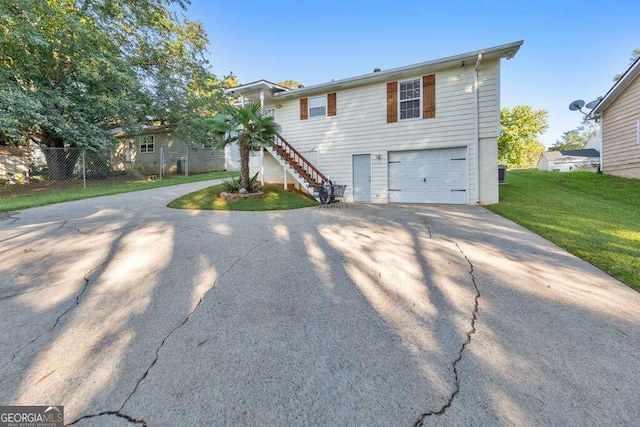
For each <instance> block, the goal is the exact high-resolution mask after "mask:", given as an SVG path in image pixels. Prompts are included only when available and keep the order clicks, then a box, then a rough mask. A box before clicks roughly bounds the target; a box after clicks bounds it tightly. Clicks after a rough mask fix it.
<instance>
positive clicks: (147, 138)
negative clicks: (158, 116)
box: [112, 126, 240, 175]
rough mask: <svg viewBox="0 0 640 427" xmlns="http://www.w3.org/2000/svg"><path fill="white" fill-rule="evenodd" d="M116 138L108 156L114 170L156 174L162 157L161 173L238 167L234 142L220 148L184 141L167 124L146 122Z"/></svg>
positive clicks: (238, 154)
mask: <svg viewBox="0 0 640 427" xmlns="http://www.w3.org/2000/svg"><path fill="white" fill-rule="evenodd" d="M116 137H117V139H118V140H119V141H120V142H119V143H118V144H117V145H116V147H115V148H114V151H113V155H112V160H113V166H114V168H115V169H117V170H130V169H134V170H138V171H139V172H142V173H143V174H145V175H158V174H159V173H160V164H161V163H162V160H163V159H164V169H163V172H162V173H163V174H176V173H177V174H183V173H185V171H186V172H188V173H204V172H215V171H224V170H227V171H236V170H240V152H239V150H238V146H237V145H229V146H227V147H226V148H224V149H222V150H220V149H216V148H211V147H210V146H208V144H206V143H205V144H186V143H185V142H183V141H180V140H178V139H176V138H175V137H174V136H173V134H172V133H171V128H169V127H167V126H149V127H147V128H145V129H144V130H143V131H142V132H141V133H140V134H139V135H136V136H129V135H126V134H124V133H120V134H118V135H116Z"/></svg>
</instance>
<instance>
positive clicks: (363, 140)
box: [277, 61, 499, 203]
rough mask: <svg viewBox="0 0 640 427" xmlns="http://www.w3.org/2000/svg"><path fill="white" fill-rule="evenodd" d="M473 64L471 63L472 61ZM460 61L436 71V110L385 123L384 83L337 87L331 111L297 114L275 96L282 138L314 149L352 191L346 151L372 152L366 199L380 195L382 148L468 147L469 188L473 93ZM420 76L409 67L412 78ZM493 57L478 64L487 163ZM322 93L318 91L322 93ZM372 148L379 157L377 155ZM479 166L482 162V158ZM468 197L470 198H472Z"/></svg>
mask: <svg viewBox="0 0 640 427" xmlns="http://www.w3.org/2000/svg"><path fill="white" fill-rule="evenodd" d="M473 65H475V64H473ZM473 65H467V66H465V67H461V68H456V69H452V70H447V71H441V72H438V73H436V117H435V118H431V119H413V120H400V121H398V122H397V123H387V114H386V112H387V108H386V103H387V94H386V84H385V83H378V84H372V85H367V86H361V87H358V88H353V89H345V90H338V91H337V115H336V116H330V117H315V118H309V119H307V120H300V102H299V99H293V100H286V101H281V102H280V104H282V107H281V108H279V109H278V110H277V121H278V123H279V124H280V125H281V126H282V135H283V136H284V138H285V139H286V140H287V141H288V142H289V143H291V144H292V145H293V146H295V147H296V149H298V150H299V151H301V152H302V153H303V154H304V155H305V156H306V155H307V153H312V152H315V153H316V155H317V159H313V157H311V158H310V159H309V160H311V161H314V160H315V163H316V166H317V167H318V168H319V169H320V171H322V172H323V173H324V174H325V175H329V177H330V178H331V179H332V180H333V181H334V182H336V183H339V184H347V186H348V187H347V193H346V194H345V196H346V197H347V199H351V197H352V189H353V183H352V163H351V162H352V156H353V155H354V154H371V155H372V201H373V202H374V203H386V202H387V201H388V194H387V183H388V172H387V165H388V163H387V153H388V152H389V151H402V150H417V149H428V148H442V147H462V146H464V147H469V156H470V158H469V167H470V171H469V177H470V183H469V189H468V190H469V192H470V194H472V195H473V194H477V192H478V186H477V167H478V160H477V157H476V153H475V144H474V138H475V136H476V127H475V126H476V115H475V110H474V102H475V96H474V93H473V84H474V67H473ZM419 77H421V76H420V75H416V76H415V78H419ZM498 93H499V88H498V61H492V62H487V63H484V64H482V66H481V68H480V70H479V97H478V104H479V106H480V112H479V121H480V137H481V138H482V141H481V144H484V143H486V144H489V147H488V149H487V150H483V153H484V152H485V151H486V154H487V155H490V156H492V158H491V159H489V160H486V161H485V162H483V163H484V164H488V162H493V163H495V165H496V170H495V175H496V177H495V181H496V185H495V193H496V194H495V197H494V196H493V195H491V196H490V199H491V200H493V199H494V198H495V199H497V158H493V156H494V155H495V150H494V149H493V148H492V147H493V145H492V142H491V140H492V139H493V140H494V141H493V143H495V139H496V138H497V136H498V132H499V126H498V118H497V117H498V116H497V115H498V114H499V104H498ZM325 95H326V94H325ZM377 155H380V159H377ZM485 166H486V165H485ZM473 202H475V199H474V200H472V203H473Z"/></svg>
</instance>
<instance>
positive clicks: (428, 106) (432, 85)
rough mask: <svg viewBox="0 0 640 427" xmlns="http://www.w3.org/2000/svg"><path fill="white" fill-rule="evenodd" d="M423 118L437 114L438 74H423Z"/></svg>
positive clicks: (429, 117)
mask: <svg viewBox="0 0 640 427" xmlns="http://www.w3.org/2000/svg"><path fill="white" fill-rule="evenodd" d="M422 96H423V100H422V118H423V119H431V118H433V117H435V116H436V75H435V74H430V75H428V76H422Z"/></svg>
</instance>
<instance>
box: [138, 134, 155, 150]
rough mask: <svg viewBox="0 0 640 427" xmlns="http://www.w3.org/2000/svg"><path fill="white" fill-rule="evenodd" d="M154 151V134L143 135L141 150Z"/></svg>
mask: <svg viewBox="0 0 640 427" xmlns="http://www.w3.org/2000/svg"><path fill="white" fill-rule="evenodd" d="M154 151H155V143H154V141H153V135H149V136H144V137H142V141H140V152H141V153H153V152H154Z"/></svg>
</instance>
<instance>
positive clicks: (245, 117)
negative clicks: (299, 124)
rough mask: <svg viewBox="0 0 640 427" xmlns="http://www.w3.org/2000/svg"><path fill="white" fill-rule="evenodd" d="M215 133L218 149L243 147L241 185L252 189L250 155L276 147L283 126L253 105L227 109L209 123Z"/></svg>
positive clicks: (223, 109)
mask: <svg viewBox="0 0 640 427" xmlns="http://www.w3.org/2000/svg"><path fill="white" fill-rule="evenodd" d="M207 123H208V124H209V126H210V128H211V130H212V131H213V132H214V133H215V134H217V135H219V138H218V141H217V143H216V146H217V147H218V148H224V147H225V146H226V145H228V144H233V143H235V142H237V143H238V146H239V147H240V185H241V186H242V188H246V189H248V186H249V154H250V152H251V150H257V149H259V148H260V147H265V146H268V145H271V144H272V143H273V138H274V137H275V135H276V134H277V133H278V131H279V130H280V126H279V125H278V124H277V123H276V122H275V121H274V120H273V117H266V116H264V115H263V114H262V107H260V105H259V104H256V103H250V104H247V105H244V106H241V107H234V106H231V105H224V106H223V107H222V108H221V111H220V113H219V114H218V115H216V116H215V117H213V118H211V119H208V120H207Z"/></svg>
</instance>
